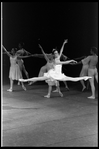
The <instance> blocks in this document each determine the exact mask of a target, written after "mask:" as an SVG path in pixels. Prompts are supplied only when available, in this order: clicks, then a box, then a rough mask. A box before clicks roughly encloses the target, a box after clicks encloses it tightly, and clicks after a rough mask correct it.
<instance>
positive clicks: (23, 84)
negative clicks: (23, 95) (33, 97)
mask: <svg viewBox="0 0 99 149" xmlns="http://www.w3.org/2000/svg"><path fill="white" fill-rule="evenodd" d="M21 85H22V88H23V89H24V90H25V91H26V87H25V86H24V84H23V82H21Z"/></svg>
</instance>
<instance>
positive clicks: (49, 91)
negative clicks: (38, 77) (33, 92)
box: [44, 85, 52, 98]
mask: <svg viewBox="0 0 99 149" xmlns="http://www.w3.org/2000/svg"><path fill="white" fill-rule="evenodd" d="M51 91H52V86H51V85H49V88H48V94H47V95H45V96H44V97H47V98H50V96H51Z"/></svg>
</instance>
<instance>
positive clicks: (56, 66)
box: [19, 40, 91, 98]
mask: <svg viewBox="0 0 99 149" xmlns="http://www.w3.org/2000/svg"><path fill="white" fill-rule="evenodd" d="M65 42H67V40H65V41H64V44H65ZM62 52H63V49H61V51H60V54H57V53H56V55H55V59H54V61H53V68H52V69H50V70H49V71H48V72H47V73H44V76H42V77H33V78H30V79H19V81H21V82H27V81H34V82H35V81H44V80H45V81H46V80H49V79H50V80H51V81H57V80H58V81H74V82H76V81H80V80H87V79H90V78H91V77H88V76H84V77H74V78H73V77H68V76H66V75H64V74H63V73H62V65H63V64H70V63H72V62H74V63H76V61H75V60H68V61H64V62H61V61H60V57H61V54H62ZM50 94H51V90H50V92H48V95H47V96H46V97H48V98H49V97H50Z"/></svg>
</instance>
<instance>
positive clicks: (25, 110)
mask: <svg viewBox="0 0 99 149" xmlns="http://www.w3.org/2000/svg"><path fill="white" fill-rule="evenodd" d="M25 86H26V87H27V91H24V90H23V89H22V88H21V86H17V85H15V86H14V92H12V93H10V92H7V89H8V88H9V85H4V86H3V88H2V90H3V91H2V130H3V131H2V146H11V147H13V146H19V147H26V146H27V147H31V146H32V147H97V146H98V93H96V99H94V100H93V99H88V98H87V97H88V96H90V95H91V91H85V92H81V91H80V90H78V89H77V88H74V87H73V88H72V87H71V88H70V91H66V89H65V88H64V87H61V91H62V93H63V95H64V96H63V97H60V96H59V94H58V93H52V96H51V98H49V99H48V98H44V95H46V94H47V89H48V86H47V84H46V85H41V84H40V85H39V84H35V85H32V86H28V85H25ZM54 89H55V88H54Z"/></svg>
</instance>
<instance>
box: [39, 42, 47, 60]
mask: <svg viewBox="0 0 99 149" xmlns="http://www.w3.org/2000/svg"><path fill="white" fill-rule="evenodd" d="M39 47H40V48H41V51H42V53H43V55H44V57H45V59H46V61H47V62H48V61H49V59H48V57H47V55H46V54H45V52H44V51H43V48H42V47H41V45H40V44H39Z"/></svg>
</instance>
